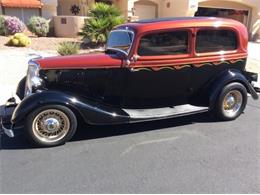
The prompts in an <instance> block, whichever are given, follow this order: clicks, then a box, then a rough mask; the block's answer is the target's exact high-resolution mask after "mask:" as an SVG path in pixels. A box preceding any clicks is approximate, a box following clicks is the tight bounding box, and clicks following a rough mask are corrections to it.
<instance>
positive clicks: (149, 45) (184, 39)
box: [138, 31, 189, 56]
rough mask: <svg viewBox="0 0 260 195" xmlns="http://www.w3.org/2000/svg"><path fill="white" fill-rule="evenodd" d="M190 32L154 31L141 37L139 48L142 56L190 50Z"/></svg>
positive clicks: (173, 53) (184, 52)
mask: <svg viewBox="0 0 260 195" xmlns="http://www.w3.org/2000/svg"><path fill="white" fill-rule="evenodd" d="M188 42H189V32H188V31H173V32H162V33H152V34H148V35H145V36H143V37H142V38H141V40H140V43H139V48H138V55H140V56H159V55H178V54H187V53H188V52H189V49H188V48H189V47H188V45H189V43H188Z"/></svg>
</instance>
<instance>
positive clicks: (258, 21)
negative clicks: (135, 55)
mask: <svg viewBox="0 0 260 195" xmlns="http://www.w3.org/2000/svg"><path fill="white" fill-rule="evenodd" d="M95 2H106V3H109V4H114V5H116V6H117V7H119V8H120V10H121V11H122V13H123V15H124V16H126V17H128V18H129V20H131V21H133V20H138V19H147V18H157V17H175V16H216V17H225V18H232V19H235V20H238V21H240V22H242V23H244V24H245V25H246V26H247V28H248V30H249V32H250V34H251V35H252V36H255V35H256V34H259V35H260V1H259V0H58V9H57V10H58V15H74V14H75V13H72V12H71V7H72V6H73V5H75V6H77V7H78V8H79V12H78V13H77V14H76V15H79V16H86V15H87V13H88V8H89V7H90V6H91V5H92V4H93V3H95Z"/></svg>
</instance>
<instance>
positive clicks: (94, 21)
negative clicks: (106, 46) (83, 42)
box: [80, 3, 125, 43]
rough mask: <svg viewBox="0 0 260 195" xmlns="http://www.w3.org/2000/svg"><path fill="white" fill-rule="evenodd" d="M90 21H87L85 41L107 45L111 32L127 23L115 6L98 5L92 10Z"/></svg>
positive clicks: (84, 34)
mask: <svg viewBox="0 0 260 195" xmlns="http://www.w3.org/2000/svg"><path fill="white" fill-rule="evenodd" d="M90 16H91V18H90V19H87V20H86V21H85V24H84V27H83V28H82V32H81V33H80V34H81V35H83V38H84V39H88V40H90V41H91V42H94V43H105V42H106V41H107V37H108V34H109V32H110V31H111V30H112V29H113V28H114V27H115V26H117V25H119V24H122V23H124V22H125V19H124V18H123V17H122V16H121V14H120V11H119V9H118V8H117V7H115V6H114V5H107V4H105V3H96V4H94V5H93V6H92V8H91V9H90Z"/></svg>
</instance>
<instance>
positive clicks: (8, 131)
mask: <svg viewBox="0 0 260 195" xmlns="http://www.w3.org/2000/svg"><path fill="white" fill-rule="evenodd" d="M0 133H1V134H3V133H4V134H6V135H7V136H8V137H11V138H12V137H14V131H13V130H12V129H7V128H5V126H4V124H3V122H2V118H1V119H0Z"/></svg>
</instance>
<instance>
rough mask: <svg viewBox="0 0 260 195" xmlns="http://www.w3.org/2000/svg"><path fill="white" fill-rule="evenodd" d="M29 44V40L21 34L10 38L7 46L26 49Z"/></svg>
mask: <svg viewBox="0 0 260 195" xmlns="http://www.w3.org/2000/svg"><path fill="white" fill-rule="evenodd" d="M30 44H31V39H30V38H29V37H27V36H26V35H24V34H23V33H16V34H15V35H14V36H11V37H10V40H9V41H8V43H7V45H9V46H15V47H27V46H28V45H30Z"/></svg>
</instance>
